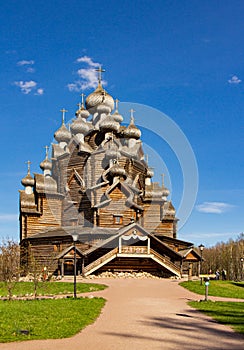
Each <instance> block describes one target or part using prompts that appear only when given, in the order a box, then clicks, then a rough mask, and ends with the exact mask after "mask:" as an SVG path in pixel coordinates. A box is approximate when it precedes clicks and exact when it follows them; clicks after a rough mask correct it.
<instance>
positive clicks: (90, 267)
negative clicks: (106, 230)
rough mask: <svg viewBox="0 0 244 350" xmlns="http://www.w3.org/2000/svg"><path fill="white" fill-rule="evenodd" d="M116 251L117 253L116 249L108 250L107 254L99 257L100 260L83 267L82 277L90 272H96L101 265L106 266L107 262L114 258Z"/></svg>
mask: <svg viewBox="0 0 244 350" xmlns="http://www.w3.org/2000/svg"><path fill="white" fill-rule="evenodd" d="M118 251H119V249H118V248H114V249H113V250H110V251H109V252H108V253H107V254H105V255H103V256H101V258H99V259H97V260H95V261H93V262H92V263H90V264H89V265H87V266H85V268H84V276H88V275H90V274H91V273H92V272H94V271H96V270H98V269H99V268H100V267H102V266H103V265H105V264H107V263H108V262H109V261H111V260H113V259H114V258H116V256H117V253H118Z"/></svg>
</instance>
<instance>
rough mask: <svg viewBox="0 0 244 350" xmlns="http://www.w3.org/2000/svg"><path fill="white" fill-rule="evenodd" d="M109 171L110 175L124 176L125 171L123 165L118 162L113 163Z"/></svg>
mask: <svg viewBox="0 0 244 350" xmlns="http://www.w3.org/2000/svg"><path fill="white" fill-rule="evenodd" d="M109 173H110V175H111V176H113V177H114V176H124V177H125V176H126V171H125V169H124V168H123V167H121V166H119V164H118V163H115V164H114V165H113V166H112V167H111V168H110V169H109Z"/></svg>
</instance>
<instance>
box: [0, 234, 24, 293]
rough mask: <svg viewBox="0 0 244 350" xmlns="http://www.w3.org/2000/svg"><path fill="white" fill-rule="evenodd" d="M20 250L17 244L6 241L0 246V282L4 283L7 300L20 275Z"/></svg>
mask: <svg viewBox="0 0 244 350" xmlns="http://www.w3.org/2000/svg"><path fill="white" fill-rule="evenodd" d="M19 262H20V249H19V245H18V243H16V242H15V241H13V240H11V239H8V240H3V241H2V244H1V246H0V280H1V281H2V282H4V283H5V285H6V288H7V292H8V298H9V299H10V300H11V299H12V297H13V289H14V287H15V284H16V282H18V280H19V275H20V263H19Z"/></svg>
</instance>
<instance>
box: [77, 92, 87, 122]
mask: <svg viewBox="0 0 244 350" xmlns="http://www.w3.org/2000/svg"><path fill="white" fill-rule="evenodd" d="M84 96H85V94H81V104H80V103H79V104H78V106H79V109H78V110H77V111H76V113H75V115H76V117H77V118H78V117H81V118H84V119H87V118H88V117H89V115H90V113H89V112H88V111H87V110H86V109H85V107H84Z"/></svg>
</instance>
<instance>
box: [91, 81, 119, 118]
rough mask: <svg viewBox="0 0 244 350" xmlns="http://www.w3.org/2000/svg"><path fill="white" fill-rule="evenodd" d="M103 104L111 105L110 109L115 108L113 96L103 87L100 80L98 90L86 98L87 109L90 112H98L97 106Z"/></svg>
mask: <svg viewBox="0 0 244 350" xmlns="http://www.w3.org/2000/svg"><path fill="white" fill-rule="evenodd" d="M101 104H103V105H105V106H106V107H109V108H110V111H112V110H113V109H114V99H113V97H112V96H110V95H109V94H108V93H107V92H106V91H105V90H104V89H103V87H102V84H101V83H100V82H99V84H98V87H97V88H96V90H95V91H94V92H92V93H91V94H90V95H88V97H87V98H86V109H87V110H88V112H89V113H90V114H94V113H96V112H97V107H98V106H99V105H101Z"/></svg>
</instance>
